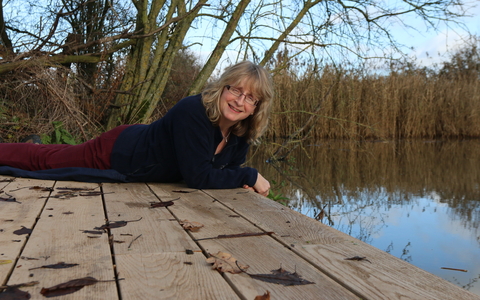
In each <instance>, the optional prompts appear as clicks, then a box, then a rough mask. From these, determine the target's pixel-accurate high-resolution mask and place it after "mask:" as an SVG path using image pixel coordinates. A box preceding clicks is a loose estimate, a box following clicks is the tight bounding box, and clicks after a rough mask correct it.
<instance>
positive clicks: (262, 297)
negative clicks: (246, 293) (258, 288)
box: [253, 291, 270, 300]
mask: <svg viewBox="0 0 480 300" xmlns="http://www.w3.org/2000/svg"><path fill="white" fill-rule="evenodd" d="M253 300H270V292H269V291H267V292H266V293H265V294H263V295H258V296H257V297H255V299H253Z"/></svg>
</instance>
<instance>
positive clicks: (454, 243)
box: [247, 140, 480, 295]
mask: <svg viewBox="0 0 480 300" xmlns="http://www.w3.org/2000/svg"><path fill="white" fill-rule="evenodd" d="M276 149H278V146H275V145H274V144H270V145H267V146H260V147H258V148H252V149H251V154H250V157H249V160H248V162H247V164H248V165H250V166H253V167H256V168H257V169H259V171H260V173H262V175H264V176H265V177H266V178H267V179H269V180H270V182H271V183H273V184H272V187H273V191H274V193H275V194H277V195H278V196H279V198H280V196H284V197H286V198H288V200H282V199H280V200H279V201H283V202H285V204H286V205H287V206H289V207H291V208H292V209H294V210H296V211H299V212H301V213H303V214H305V215H307V216H310V217H312V218H315V219H317V220H318V221H319V222H322V223H324V224H327V225H329V226H331V227H333V228H335V229H338V230H340V231H342V232H345V233H347V234H349V235H351V236H353V237H355V238H358V239H360V240H362V241H364V242H366V243H368V244H370V245H373V246H375V247H377V248H379V249H382V250H384V251H386V252H388V253H390V254H392V255H394V256H396V257H399V258H401V259H403V260H405V261H407V262H409V263H411V264H413V265H416V266H418V267H420V268H422V269H424V270H426V271H428V272H430V273H433V274H435V275H437V276H439V277H442V278H444V279H446V280H448V281H450V282H452V283H454V284H456V285H458V286H461V287H463V288H465V289H467V290H469V291H471V292H473V293H475V294H477V295H480V230H479V225H480V187H479V184H480V140H466V141H401V142H341V141H320V142H316V143H311V144H307V143H303V145H300V146H298V147H297V148H295V149H294V150H293V151H292V152H290V153H288V155H286V156H285V160H283V161H280V162H275V163H267V162H266V160H268V159H269V158H270V157H271V155H272V153H273V152H274V151H276ZM283 153H286V152H285V151H283ZM445 267H446V268H454V269H460V270H466V271H467V272H463V271H453V270H447V269H442V268H445Z"/></svg>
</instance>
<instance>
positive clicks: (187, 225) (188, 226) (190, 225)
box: [180, 220, 204, 232]
mask: <svg viewBox="0 0 480 300" xmlns="http://www.w3.org/2000/svg"><path fill="white" fill-rule="evenodd" d="M180 225H182V227H183V229H185V230H190V231H193V232H196V231H199V230H200V228H202V227H203V226H204V225H203V224H202V223H198V222H190V221H189V220H183V221H180Z"/></svg>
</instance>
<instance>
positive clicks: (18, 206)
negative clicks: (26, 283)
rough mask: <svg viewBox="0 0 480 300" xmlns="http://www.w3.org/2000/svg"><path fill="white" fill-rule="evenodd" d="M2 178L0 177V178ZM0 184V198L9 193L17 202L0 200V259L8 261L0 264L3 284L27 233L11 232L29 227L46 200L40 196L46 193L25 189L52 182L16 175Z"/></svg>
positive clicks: (49, 185)
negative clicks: (11, 179)
mask: <svg viewBox="0 0 480 300" xmlns="http://www.w3.org/2000/svg"><path fill="white" fill-rule="evenodd" d="M6 178H7V177H3V176H2V177H0V179H6ZM0 184H1V187H2V191H3V193H1V194H0V197H6V198H8V197H9V196H8V195H11V196H13V197H15V198H16V200H17V202H10V201H0V260H7V261H12V263H8V264H0V283H1V284H6V280H7V277H8V275H9V274H10V272H11V271H12V270H13V268H14V265H15V261H16V260H17V259H18V258H19V257H20V251H21V249H22V248H23V247H24V245H25V243H26V241H27V238H28V236H29V235H28V234H22V235H18V234H15V233H14V232H15V231H17V230H19V229H22V228H23V227H25V228H28V229H32V228H33V226H34V225H35V222H36V220H37V217H38V216H39V215H40V213H41V211H42V207H43V205H44V204H45V202H46V199H45V198H40V197H46V196H48V194H49V193H50V192H43V191H38V190H30V189H29V188H30V187H33V186H43V187H52V186H53V184H54V182H53V181H41V180H32V179H21V178H17V179H15V181H13V182H11V183H7V182H2V183H0ZM6 194H8V195H6Z"/></svg>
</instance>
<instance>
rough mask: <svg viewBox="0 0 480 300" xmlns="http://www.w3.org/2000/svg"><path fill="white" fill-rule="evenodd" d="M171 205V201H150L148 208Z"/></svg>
mask: <svg viewBox="0 0 480 300" xmlns="http://www.w3.org/2000/svg"><path fill="white" fill-rule="evenodd" d="M171 205H173V201H165V202H151V203H150V208H155V207H167V206H171Z"/></svg>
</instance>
